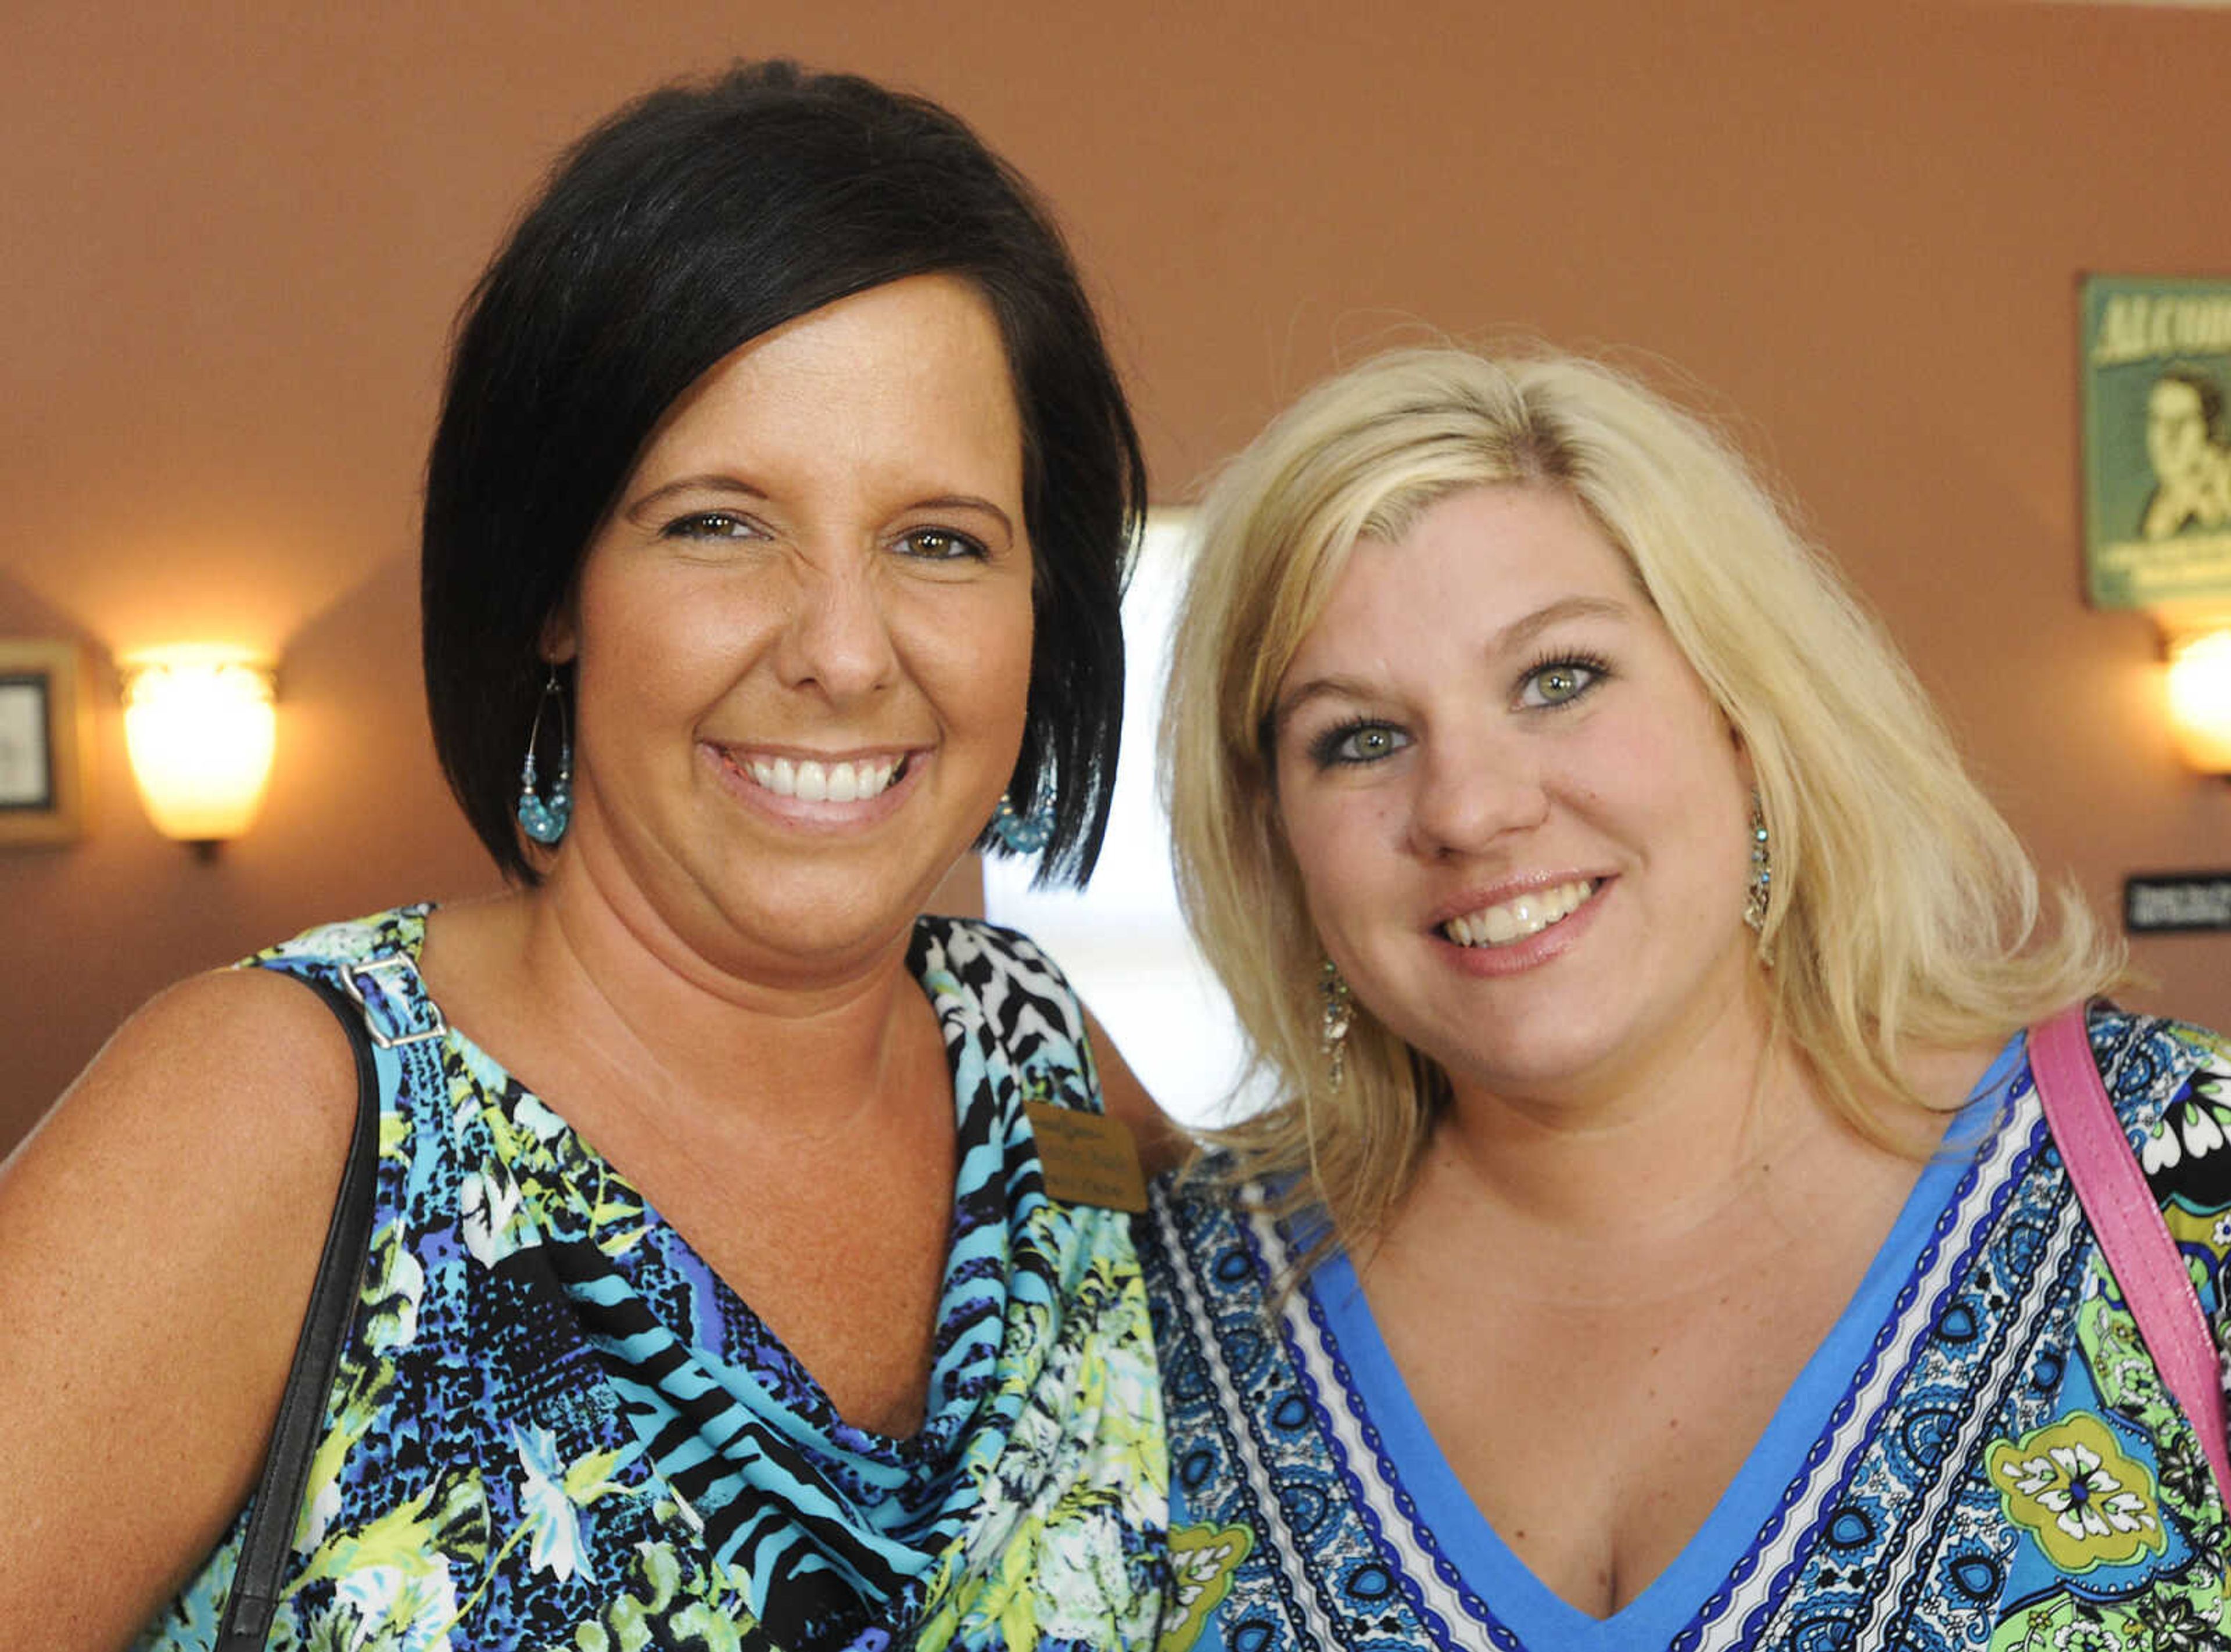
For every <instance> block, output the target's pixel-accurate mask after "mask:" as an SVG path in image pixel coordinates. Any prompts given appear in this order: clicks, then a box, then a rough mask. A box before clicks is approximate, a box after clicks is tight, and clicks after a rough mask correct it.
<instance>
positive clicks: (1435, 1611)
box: [1140, 1011, 2231, 1652]
mask: <svg viewBox="0 0 2231 1652" xmlns="http://www.w3.org/2000/svg"><path fill="white" fill-rule="evenodd" d="M2092 1046H2093V1052H2094V1055H2096V1057H2097V1058H2098V1063H2099V1068H2100V1071H2101V1074H2102V1075H2103V1077H2104V1078H2105V1081H2106V1084H2107V1088H2108V1092H2109V1094H2110V1095H2111V1097H2112V1099H2113V1100H2114V1102H2115V1105H2116V1107H2117V1110H2118V1113H2119V1115H2120V1116H2121V1118H2122V1119H2123V1120H2124V1125H2125V1126H2126V1128H2127V1130H2128V1132H2129V1134H2130V1137H2131V1143H2132V1145H2133V1147H2134V1148H2135V1149H2136V1150H2137V1152H2138V1153H2139V1155H2140V1159H2141V1164H2142V1165H2143V1167H2144V1170H2145V1171H2146V1173H2147V1178H2148V1180H2149V1183H2150V1186H2151V1189H2152V1191H2153V1192H2154V1193H2155V1195H2156V1197H2157V1198H2158V1199H2159V1200H2160V1202H2161V1205H2162V1209H2163V1213H2164V1215H2165V1216H2166V1218H2167V1221H2168V1223H2169V1226H2170V1231H2171V1233H2172V1235H2173V1236H2175V1238H2176V1241H2177V1242H2178V1244H2179V1246H2180V1247H2181V1249H2183V1254H2184V1255H2185V1258H2186V1260H2187V1262H2188V1263H2189V1265H2190V1268H2191V1271H2192V1273H2193V1275H2194V1278H2195V1282H2196V1284H2197V1286H2198V1287H2199V1290H2200V1294H2201V1299H2202V1306H2203V1307H2205V1308H2206V1309H2207V1311H2208V1317H2209V1319H2210V1320H2211V1322H2212V1323H2213V1324H2214V1325H2215V1328H2216V1333H2217V1339H2218V1341H2219V1343H2221V1342H2222V1341H2224V1340H2225V1339H2226V1326H2227V1322H2231V1314H2227V1313H2226V1308H2225V1298H2226V1290H2225V1286H2226V1284H2227V1282H2231V1281H2227V1277H2226V1275H2227V1262H2226V1259H2227V1256H2231V1050H2227V1049H2226V1047H2225V1046H2224V1045H2223V1043H2222V1042H2221V1041H2219V1040H2218V1039H2216V1038H2215V1036H2212V1035H2209V1034H2206V1033H2202V1032H2199V1031H2196V1030H2195V1029H2190V1028H2187V1027H2181V1026H2176V1025H2173V1024H2170V1023H2163V1022H2158V1021H2147V1020H2141V1019H2136V1018H2132V1017H2129V1016H2122V1015H2119V1014H2115V1013H2111V1012H2105V1011H2096V1012H2095V1014H2094V1016H2093V1019H2092ZM1247 1207H1248V1199H1247V1195H1246V1193H1245V1191H1242V1194H1241V1196H1240V1197H1239V1198H1238V1199H1237V1200H1236V1201H1235V1200H1233V1199H1232V1198H1230V1197H1225V1196H1224V1195H1221V1194H1219V1193H1218V1192H1216V1191H1212V1190H1211V1189H1208V1188H1205V1187H1194V1186H1173V1185H1168V1184H1165V1185H1163V1186H1161V1187H1159V1188H1157V1190H1156V1192H1155V1197H1154V1206H1153V1209H1152V1210H1150V1212H1149V1213H1148V1216H1146V1217H1144V1218H1142V1219H1141V1223H1140V1230H1141V1255H1142V1259H1143V1261H1144V1263H1145V1266H1146V1269H1147V1280H1148V1294H1149V1295H1150V1297H1151V1298H1152V1300H1153V1305H1154V1331H1155V1336H1156V1339H1157V1341H1158V1343H1159V1345H1160V1348H1161V1360H1162V1370H1163V1380H1164V1384H1165V1396H1166V1403H1167V1408H1168V1418H1169V1429H1170V1472H1171V1536H1170V1541H1171V1552H1172V1563H1173V1567H1174V1591H1173V1595H1172V1598H1171V1605H1170V1609H1169V1612H1168V1615H1167V1617H1166V1619H1165V1623H1164V1628H1163V1636H1162V1641H1161V1644H1162V1646H1163V1648H1164V1649H1166V1652H1210V1649H1225V1652H1287V1649H1299V1648H1309V1649H1323V1652H1330V1649H1342V1648H1361V1647H1374V1648H1390V1649H1391V1648H1396V1647H1402V1648H1412V1647H1432V1648H1440V1647H1449V1648H1454V1647H1467V1648H1470V1647H1484V1648H1495V1649H1501V1652H1614V1649H1616V1652H1657V1649H1661V1648H1662V1649H1668V1652H1733V1649H1739V1648H1760V1649H1768V1648H1771V1649H1786V1652H1858V1649H1861V1648H1867V1649H1873V1648H1898V1649H1904V1648H1913V1649H1931V1652H1935V1649H1948V1652H1949V1649H1952V1648H1963V1649H1990V1652H2014V1649H2025V1652H2203V1649H2222V1648H2226V1647H2231V1621H2227V1619H2226V1617H2225V1610H2224V1601H2225V1595H2226V1568H2227V1564H2231V1530H2227V1527H2226V1523H2225V1513H2224V1508H2223V1505H2222V1503H2221V1500H2220V1498H2219V1496H2218V1494H2217V1491H2216V1488H2215V1486H2214V1484H2213V1482H2212V1480H2211V1477H2210V1475H2209V1473H2208V1465H2207V1460H2206V1458H2205V1456H2204V1455H2203V1454H2202V1449H2201V1447H2200V1442H2199V1440H2198V1438H2197V1436H2195V1434H2194V1433H2193V1430H2192V1427H2191V1424H2190V1423H2189V1422H2188V1420H2187V1419H2186V1418H2185V1416H2183V1413H2182V1412H2181V1411H2180V1410H2177V1409H2176V1407H2175V1406H2174V1404H2173V1403H2172V1402H2171V1401H2170V1398H2169V1397H2168V1396H2167V1394H2166V1392H2165V1391H2164V1389H2163V1385H2162V1383H2161V1380H2160V1378H2159V1376H2158V1375H2157V1372H2156V1371H2155V1369H2154V1366H2153V1363H2152V1361H2151V1360H2150V1358H2149V1357H2148V1356H2147V1353H2146V1351H2145V1348H2144V1344H2143V1343H2142V1342H2141V1341H2140V1340H2139V1339H2138V1335H2137V1327H2136V1325H2135V1323H2134V1321H2133V1320H2132V1319H2131V1314H2130V1313H2129V1311H2128V1309H2127V1308H2126V1307H2124V1303H2123V1301H2122V1300H2121V1298H2120V1296H2119V1295H2118V1292H2117V1290H2116V1287H2115V1282H2114V1280H2113V1278H2112V1276H2111V1274H2109V1273H2108V1272H2107V1269H2106V1266H2105V1262H2104V1259H2103V1258H2102V1257H2101V1255H2100V1254H2099V1248H2098V1242H2097V1240H2096V1238H2095V1237H2094V1236H2093V1235H2092V1231H2091V1229H2090V1228H2089V1227H2088V1226H2087V1225H2086V1222H2085V1220H2084V1216H2083V1212H2082V1210H2081V1208H2080V1207H2079V1204H2077V1201H2076V1198H2075V1196H2074V1193H2073V1190H2072V1189H2071V1187H2070V1185H2069V1182H2068V1178H2067V1174H2066V1170H2065V1169H2064V1167H2063V1166H2062V1165H2061V1163H2060V1158H2059V1156H2058V1154H2057V1153H2056V1152H2055V1151H2054V1150H2053V1145H2052V1142H2051V1139H2050V1138H2049V1136H2048V1134H2047V1130H2046V1126H2045V1122H2044V1117H2043V1113H2042V1111H2041V1109H2040V1104H2039V1101H2038V1098H2037V1095H2036V1092H2035V1089H2034V1086H2033V1085H2032V1082H2031V1078H2030V1073H2029V1068H2028V1063H2027V1047H2026V1045H2025V1043H2024V1042H2023V1041H2022V1040H2021V1039H2020V1038H2017V1039H2015V1040H2014V1042H2012V1043H2011V1044H2009V1046H2008V1049H2007V1050H2006V1051H2005V1052H2004V1053H2003V1054H2002V1055H2001V1057H2000V1058H1999V1060H1998V1061H1997V1062H1996V1063H1995V1064H1994V1066H1993V1068H1991V1070H1990V1071H1989V1073H1988V1074H1986V1075H1985V1077H1984V1079H1983V1081H1982V1083H1981V1084H1980V1085H1979V1086H1978V1087H1977V1089H1976V1094H1974V1096H1973V1097H1972V1098H1971V1099H1970V1100H1969V1105H1968V1107H1967V1108H1966V1109H1965V1110H1964V1111H1963V1113H1962V1114H1961V1116H1960V1117H1959V1118H1958V1119H1957V1120H1956V1121H1955V1123H1954V1125H1953V1126H1952V1128H1951V1130H1950V1133H1948V1135H1947V1138H1946V1147H1945V1151H1944V1152H1943V1154H1941V1155H1940V1156H1939V1157H1938V1158H1936V1159H1934V1160H1932V1161H1931V1163H1930V1165H1928V1166H1927V1167H1926V1168H1925V1169H1924V1171H1923V1173H1922V1175H1921V1177H1920V1178H1919V1180H1918V1182H1917V1184H1916V1185H1915V1187H1914V1189H1913V1191H1912V1193H1911V1197H1909V1198H1908V1200H1907V1202H1906V1204H1905V1206H1904V1210H1903V1212H1902V1214H1901V1215H1900V1216H1899V1217H1898V1222H1897V1223H1896V1224H1895V1226H1894V1227H1893V1229H1892V1232H1891V1234H1890V1235H1889V1236H1888V1238H1887V1239H1886V1240H1885V1242H1884V1244H1883V1246H1882V1248H1881V1250H1880V1251H1879V1254H1878V1255H1877V1256H1876V1258H1875V1260H1874V1262H1873V1263H1872V1266H1871V1268H1869V1270H1868V1272H1867V1274H1866V1277H1865V1279H1864V1280H1863V1281H1862V1282H1861V1284H1860V1286H1859V1289H1858V1290H1857V1291H1856V1293H1855V1294H1853V1299H1852V1300H1851V1302H1850V1304H1849V1305H1848V1306H1847V1307H1846V1309H1845V1311H1844V1313H1842V1315H1841V1316H1840V1319H1839V1320H1837V1322H1836V1324H1835V1326H1833V1328H1832V1329H1831V1331H1830V1332H1829V1333H1828V1334H1827V1337H1826V1339H1824V1340H1823V1341H1822V1343H1821V1345H1820V1347H1819V1349H1818V1350H1817V1351H1816V1352H1815V1353H1814V1356H1813V1358H1811V1359H1810V1360H1809V1361H1808V1362H1807V1365H1806V1366H1805V1368H1804V1370H1803V1371H1802V1372H1801V1375H1800V1376H1799V1377H1798V1378H1797V1380H1796V1381H1795V1383H1794V1384H1792V1386H1791V1388H1790V1389H1789V1391H1788V1393H1787V1395H1786V1396H1785V1397H1784V1398H1783V1400H1782V1404H1781V1405H1780V1406H1779V1408H1778V1409H1777V1410H1776V1411H1775V1415H1774V1416H1773V1418H1772V1420H1771V1421H1770V1422H1769V1423H1768V1425H1767V1428H1766V1429H1765V1432H1764V1433H1763V1435H1762V1436H1761V1438H1760V1440H1759V1442H1758V1443H1757V1444H1756V1447H1755V1448H1754V1449H1753V1450H1752V1452H1751V1454H1750V1455H1749V1459H1748V1461H1747V1462H1745V1463H1744V1465H1743V1468H1742V1469H1741V1470H1740V1471H1739V1472H1738V1474H1737V1475H1736V1479H1735V1481H1734V1482H1733V1483H1732V1484H1731V1485H1730V1486H1729V1487H1728V1488H1727V1490H1726V1492H1725V1493H1724V1494H1723V1496H1722V1497H1721V1499H1720V1500H1719V1502H1718V1504H1717V1507H1715V1509H1714V1510H1713V1512H1712V1513H1711V1514H1710V1517H1709V1518H1708V1519H1707V1520H1706V1521H1705V1523H1704V1526H1703V1527H1702V1528H1701V1529H1700V1530H1699V1531H1698V1532H1697V1533H1696V1534H1695V1536H1694V1537H1693V1538H1692V1539H1691V1541H1690V1542H1689V1544H1688V1545H1687V1546H1686V1547H1685V1549H1684V1550H1683V1552H1681V1553H1680V1554H1679V1555H1678V1557H1677V1558H1675V1559H1674V1560H1673V1562H1672V1564H1671V1565H1669V1566H1667V1568H1666V1569H1665V1571H1664V1572H1662V1573H1661V1574H1660V1575H1659V1577H1658V1578H1656V1579H1654V1580H1653V1581H1652V1584H1650V1586H1649V1587H1648V1588H1647V1589H1646V1590H1645V1591H1643V1592H1642V1594H1641V1595H1639V1597H1636V1598H1635V1599H1634V1600H1633V1601H1632V1602H1630V1603H1629V1604H1627V1605H1626V1606H1625V1607H1623V1608H1622V1609H1621V1610H1620V1611H1618V1612H1617V1613H1615V1614H1614V1615H1613V1616H1612V1617H1608V1618H1605V1619H1601V1620H1599V1619H1596V1618H1594V1617H1588V1615H1586V1614H1585V1613H1582V1612H1581V1611H1579V1610H1575V1608H1573V1607H1571V1606H1569V1605H1568V1604H1566V1603H1565V1602H1563V1601H1562V1600H1561V1599H1560V1598H1559V1597H1557V1596H1556V1595H1555V1594H1554V1593H1553V1592H1552V1591H1549V1589H1548V1588H1547V1587H1545V1586H1544V1585H1543V1584H1542V1583H1541V1582H1540V1581H1539V1580H1538V1579H1536V1578H1535V1577H1534V1576H1533V1575H1532V1574H1531V1573H1530V1572H1529V1571H1528V1570H1527V1569H1526V1567H1525V1565H1524V1564H1523V1562H1522V1561H1521V1560H1520V1559H1519V1558H1517V1556H1516V1554H1515V1553H1514V1552H1512V1551H1511V1550H1510V1548H1509V1547H1508V1546H1506V1545H1505V1544H1504V1542H1503V1541H1502V1539H1500V1538H1499V1537H1498V1536H1497V1534H1496V1533H1495V1532H1494V1531H1493V1529H1492V1528H1491V1526H1489V1525H1488V1523H1487V1521H1486V1520H1484V1518H1483V1517H1482V1515H1481V1514H1480V1513H1479V1511H1478V1507H1476V1506H1475V1505H1474V1504H1473V1503H1472V1501H1471V1498H1470V1497H1469V1496H1468V1495H1467V1494H1465V1490H1464V1488H1463V1487H1462V1486H1461V1485H1460V1484H1459V1483H1458V1481H1457V1479H1456V1476H1455V1475H1454V1474H1453V1472H1452V1470H1451V1468H1450V1467H1449V1465H1448V1463H1447V1462H1446V1461H1445V1459H1444V1458H1443V1457H1442V1455H1441V1454H1440V1451H1439V1449H1438V1447H1437V1446H1436V1445H1435V1443H1434V1442H1433V1439H1432V1434H1431V1432H1430V1430H1429V1429H1427V1428H1426V1425H1425V1423H1424V1421H1423V1419H1422V1418H1421V1417H1420V1416H1419V1414H1418V1411H1417V1410H1416V1408H1415V1406H1414V1405H1413V1404H1412V1402H1411V1400H1410V1397H1409V1394H1408V1391H1407V1388H1406V1387H1405V1386H1404V1384H1403V1382H1402V1378H1401V1376H1400V1372H1399V1371H1396V1369H1395V1368H1394V1363H1393V1361H1392V1360H1391V1359H1390V1358H1389V1357H1388V1354H1387V1347H1386V1345H1385V1343H1384V1341H1383V1340H1382V1339H1381V1336H1380V1334H1379V1331H1378V1328H1377V1326H1376V1325H1375V1324H1374V1321H1373V1320H1372V1316H1371V1311H1370V1307H1369V1305H1368V1303H1367V1301H1366V1300H1365V1299H1364V1296H1363V1294H1362V1292H1361V1290H1360V1289H1359V1288H1358V1287H1357V1284H1356V1280H1355V1272H1354V1270H1353V1269H1352V1268H1350V1267H1349V1266H1348V1264H1347V1262H1345V1260H1343V1259H1339V1258H1335V1260H1333V1261H1331V1262H1328V1263H1326V1264H1324V1265H1322V1266H1321V1267H1320V1268H1317V1269H1316V1272H1315V1273H1314V1274H1312V1275H1311V1276H1310V1278H1309V1279H1308V1281H1306V1282H1305V1283H1304V1284H1303V1287H1301V1288H1300V1289H1298V1290H1297V1291H1296V1292H1295V1293H1294V1294H1292V1296H1291V1297H1290V1299H1289V1301H1288V1303H1287V1305H1286V1306H1285V1307H1284V1311H1283V1312H1280V1313H1276V1314H1273V1313H1271V1309H1270V1307H1269V1304H1270V1303H1271V1301H1272V1300H1274V1295H1273V1282H1274V1281H1276V1280H1277V1279H1278V1278H1279V1277H1280V1276H1281V1275H1282V1274H1284V1272H1285V1271H1286V1270H1287V1269H1288V1268H1290V1265H1291V1264H1292V1263H1293V1262H1294V1261H1295V1260H1296V1258H1297V1255H1298V1254H1299V1250H1300V1249H1303V1248H1304V1247H1299V1246H1297V1242H1296V1238H1295V1236H1294V1234H1293V1233H1291V1232H1290V1231H1289V1229H1287V1227H1286V1226H1285V1225H1284V1224H1283V1223H1277V1222H1274V1221H1272V1220H1271V1219H1269V1218H1268V1217H1266V1216H1263V1215H1262V1214H1261V1213H1260V1212H1259V1210H1250V1209H1248V1208H1247Z"/></svg>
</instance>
